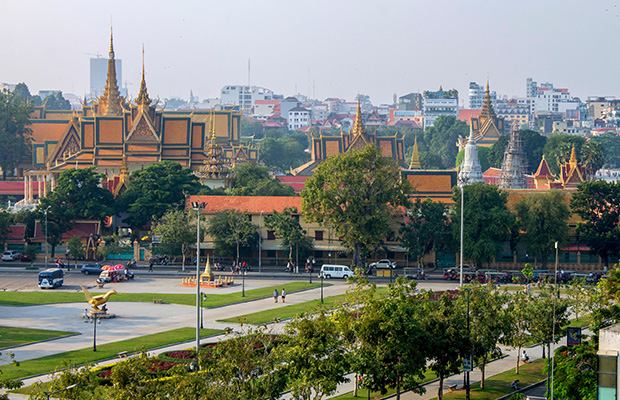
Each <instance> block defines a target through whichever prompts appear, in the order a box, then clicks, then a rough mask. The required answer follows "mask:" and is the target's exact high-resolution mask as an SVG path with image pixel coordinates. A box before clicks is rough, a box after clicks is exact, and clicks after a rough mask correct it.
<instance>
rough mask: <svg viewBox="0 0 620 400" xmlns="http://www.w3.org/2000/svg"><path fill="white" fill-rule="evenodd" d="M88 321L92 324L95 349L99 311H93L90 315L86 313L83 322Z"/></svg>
mask: <svg viewBox="0 0 620 400" xmlns="http://www.w3.org/2000/svg"><path fill="white" fill-rule="evenodd" d="M89 322H90V323H92V324H93V351H97V324H100V323H101V319H99V313H98V312H96V311H95V312H93V313H92V314H91V315H88V314H86V319H85V320H84V323H86V324H87V323H89Z"/></svg>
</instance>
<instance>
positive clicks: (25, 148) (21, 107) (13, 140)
mask: <svg viewBox="0 0 620 400" xmlns="http://www.w3.org/2000/svg"><path fill="white" fill-rule="evenodd" d="M31 112H32V106H31V105H30V104H28V103H27V102H26V101H24V99H23V98H22V97H20V96H18V95H17V94H15V93H14V92H13V93H10V92H9V91H8V90H6V89H5V90H1V91H0V168H2V180H6V177H7V176H12V175H13V171H14V169H15V168H16V167H17V165H18V164H19V162H20V161H21V160H22V158H23V157H24V156H26V155H28V154H29V152H30V147H29V146H30V136H31V135H32V130H31V129H30V127H29V125H30V113H31Z"/></svg>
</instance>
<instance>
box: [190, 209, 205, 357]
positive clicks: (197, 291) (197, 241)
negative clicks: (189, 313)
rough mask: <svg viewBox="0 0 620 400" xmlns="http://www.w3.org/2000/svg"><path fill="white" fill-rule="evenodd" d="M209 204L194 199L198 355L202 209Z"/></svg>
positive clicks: (198, 347) (198, 339)
mask: <svg viewBox="0 0 620 400" xmlns="http://www.w3.org/2000/svg"><path fill="white" fill-rule="evenodd" d="M206 206H207V203H205V202H198V201H192V209H194V210H196V216H197V218H196V356H198V351H199V350H200V320H201V318H200V317H201V315H202V313H201V312H200V306H201V304H200V210H203V209H204V208H205V207H206Z"/></svg>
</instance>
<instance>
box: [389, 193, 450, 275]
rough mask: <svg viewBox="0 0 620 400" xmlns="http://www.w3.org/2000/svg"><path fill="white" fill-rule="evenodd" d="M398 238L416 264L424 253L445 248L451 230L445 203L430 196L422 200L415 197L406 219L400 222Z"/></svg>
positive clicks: (448, 241)
mask: <svg viewBox="0 0 620 400" xmlns="http://www.w3.org/2000/svg"><path fill="white" fill-rule="evenodd" d="M400 238H401V244H402V246H403V247H404V248H406V249H407V251H408V253H409V256H410V257H411V258H413V259H414V260H416V262H417V264H418V266H419V265H420V259H421V258H422V257H424V256H425V255H426V254H429V253H430V252H438V251H442V250H444V249H445V248H447V247H448V246H447V245H448V244H449V243H450V240H451V232H450V220H449V218H448V209H447V207H446V205H445V204H444V203H439V202H434V201H432V200H431V199H430V198H427V199H425V200H424V201H421V200H420V199H416V201H415V203H413V207H412V208H411V209H410V210H409V211H408V212H407V219H406V220H405V222H404V223H402V224H401V228H400Z"/></svg>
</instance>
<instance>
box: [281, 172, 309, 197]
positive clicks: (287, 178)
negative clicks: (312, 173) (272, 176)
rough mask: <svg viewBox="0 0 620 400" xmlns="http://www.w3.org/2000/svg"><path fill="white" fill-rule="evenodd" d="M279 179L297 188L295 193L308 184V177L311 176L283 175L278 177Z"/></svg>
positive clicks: (284, 183)
mask: <svg viewBox="0 0 620 400" xmlns="http://www.w3.org/2000/svg"><path fill="white" fill-rule="evenodd" d="M277 178H278V180H279V181H280V182H281V183H282V184H283V185H287V186H290V187H292V188H293V189H295V193H298V194H299V192H301V189H303V188H304V186H306V179H308V178H310V177H309V176H304V175H296V176H292V175H282V176H278V177H277Z"/></svg>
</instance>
